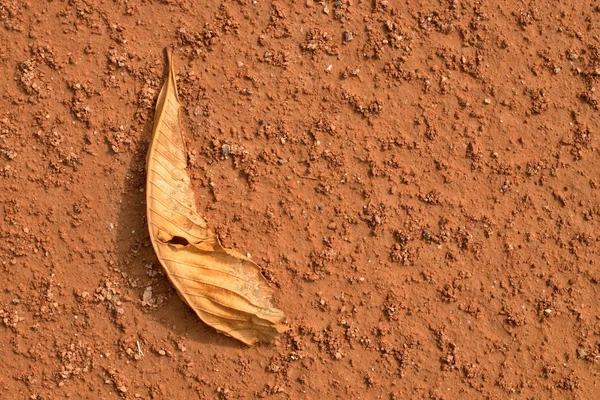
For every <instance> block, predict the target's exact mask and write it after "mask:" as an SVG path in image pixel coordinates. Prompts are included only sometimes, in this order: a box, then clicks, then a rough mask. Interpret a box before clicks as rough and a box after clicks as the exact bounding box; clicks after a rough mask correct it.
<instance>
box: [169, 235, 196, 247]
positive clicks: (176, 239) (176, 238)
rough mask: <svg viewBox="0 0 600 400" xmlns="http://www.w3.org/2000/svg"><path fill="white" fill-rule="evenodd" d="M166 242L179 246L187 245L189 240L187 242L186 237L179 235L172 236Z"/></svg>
mask: <svg viewBox="0 0 600 400" xmlns="http://www.w3.org/2000/svg"><path fill="white" fill-rule="evenodd" d="M167 243H168V244H178V245H181V246H187V245H188V244H190V242H188V240H187V239H186V238H184V237H181V236H173V237H172V238H171V240H169V241H168V242H167Z"/></svg>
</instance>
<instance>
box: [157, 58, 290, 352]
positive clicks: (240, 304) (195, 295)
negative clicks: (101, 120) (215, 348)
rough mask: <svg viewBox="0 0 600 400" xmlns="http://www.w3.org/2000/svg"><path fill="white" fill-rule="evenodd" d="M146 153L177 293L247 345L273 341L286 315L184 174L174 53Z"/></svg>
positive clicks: (165, 261)
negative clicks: (200, 206)
mask: <svg viewBox="0 0 600 400" xmlns="http://www.w3.org/2000/svg"><path fill="white" fill-rule="evenodd" d="M167 60H168V63H169V65H168V69H169V72H168V76H167V80H166V82H165V84H164V86H163V88H162V90H161V92H160V95H159V96H158V100H157V103H156V115H155V117H154V129H153V134H152V142H151V143H150V149H149V151H148V165H147V171H148V175H147V178H146V189H147V190H146V207H147V210H146V211H147V215H148V229H149V231H150V239H151V241H152V246H153V247H154V251H155V252H156V255H157V256H158V259H159V260H160V263H161V264H162V266H163V268H164V269H165V271H166V273H167V276H168V277H169V280H170V281H171V282H172V283H173V285H175V288H176V289H177V293H179V295H180V296H181V298H182V299H183V300H184V301H185V302H186V303H187V304H188V305H189V306H190V307H191V308H192V309H193V310H194V311H195V312H196V314H198V316H199V317H200V319H201V320H202V321H204V322H205V323H207V324H208V325H210V326H212V327H213V328H215V329H217V330H219V331H221V332H223V333H225V334H227V335H229V336H232V337H234V338H236V339H238V340H240V341H242V342H244V343H246V344H248V345H253V344H255V343H256V342H267V343H272V342H276V341H277V340H278V338H279V334H280V333H281V332H282V331H284V330H285V328H284V326H283V325H282V323H281V321H282V320H283V319H284V317H285V315H284V314H283V312H282V311H281V310H279V309H278V308H277V307H276V306H275V304H274V302H273V291H272V290H271V288H270V287H269V285H268V283H267V281H266V280H265V278H264V277H263V276H262V274H261V272H260V268H259V267H258V265H256V264H255V263H254V262H252V261H251V260H249V259H248V258H247V257H244V256H243V255H241V254H240V253H238V252H236V251H234V250H228V249H225V248H224V247H223V246H221V243H220V242H219V239H218V237H217V236H216V235H215V233H214V232H212V231H211V230H210V229H208V228H207V226H206V223H205V222H204V220H203V219H202V217H200V215H198V212H197V210H196V202H195V199H194V192H193V190H192V186H191V183H190V178H189V176H188V174H187V171H186V168H187V156H186V150H185V142H184V139H183V132H182V129H181V123H180V120H179V108H180V106H179V96H178V94H177V85H176V82H175V71H174V68H173V57H172V54H171V51H170V50H167Z"/></svg>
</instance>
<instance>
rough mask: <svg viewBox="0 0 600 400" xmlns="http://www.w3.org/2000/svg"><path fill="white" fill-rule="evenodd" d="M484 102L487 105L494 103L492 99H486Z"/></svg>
mask: <svg viewBox="0 0 600 400" xmlns="http://www.w3.org/2000/svg"><path fill="white" fill-rule="evenodd" d="M483 102H484V103H485V104H491V103H492V101H491V100H490V99H485V100H483Z"/></svg>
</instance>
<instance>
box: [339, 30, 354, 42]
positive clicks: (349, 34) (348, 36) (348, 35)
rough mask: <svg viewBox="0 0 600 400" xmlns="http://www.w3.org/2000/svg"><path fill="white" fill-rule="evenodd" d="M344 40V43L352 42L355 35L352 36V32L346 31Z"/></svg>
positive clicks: (343, 36) (343, 35)
mask: <svg viewBox="0 0 600 400" xmlns="http://www.w3.org/2000/svg"><path fill="white" fill-rule="evenodd" d="M342 38H343V39H344V42H351V41H352V39H354V35H353V34H352V32H349V31H345V32H344V33H343V34H342Z"/></svg>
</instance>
